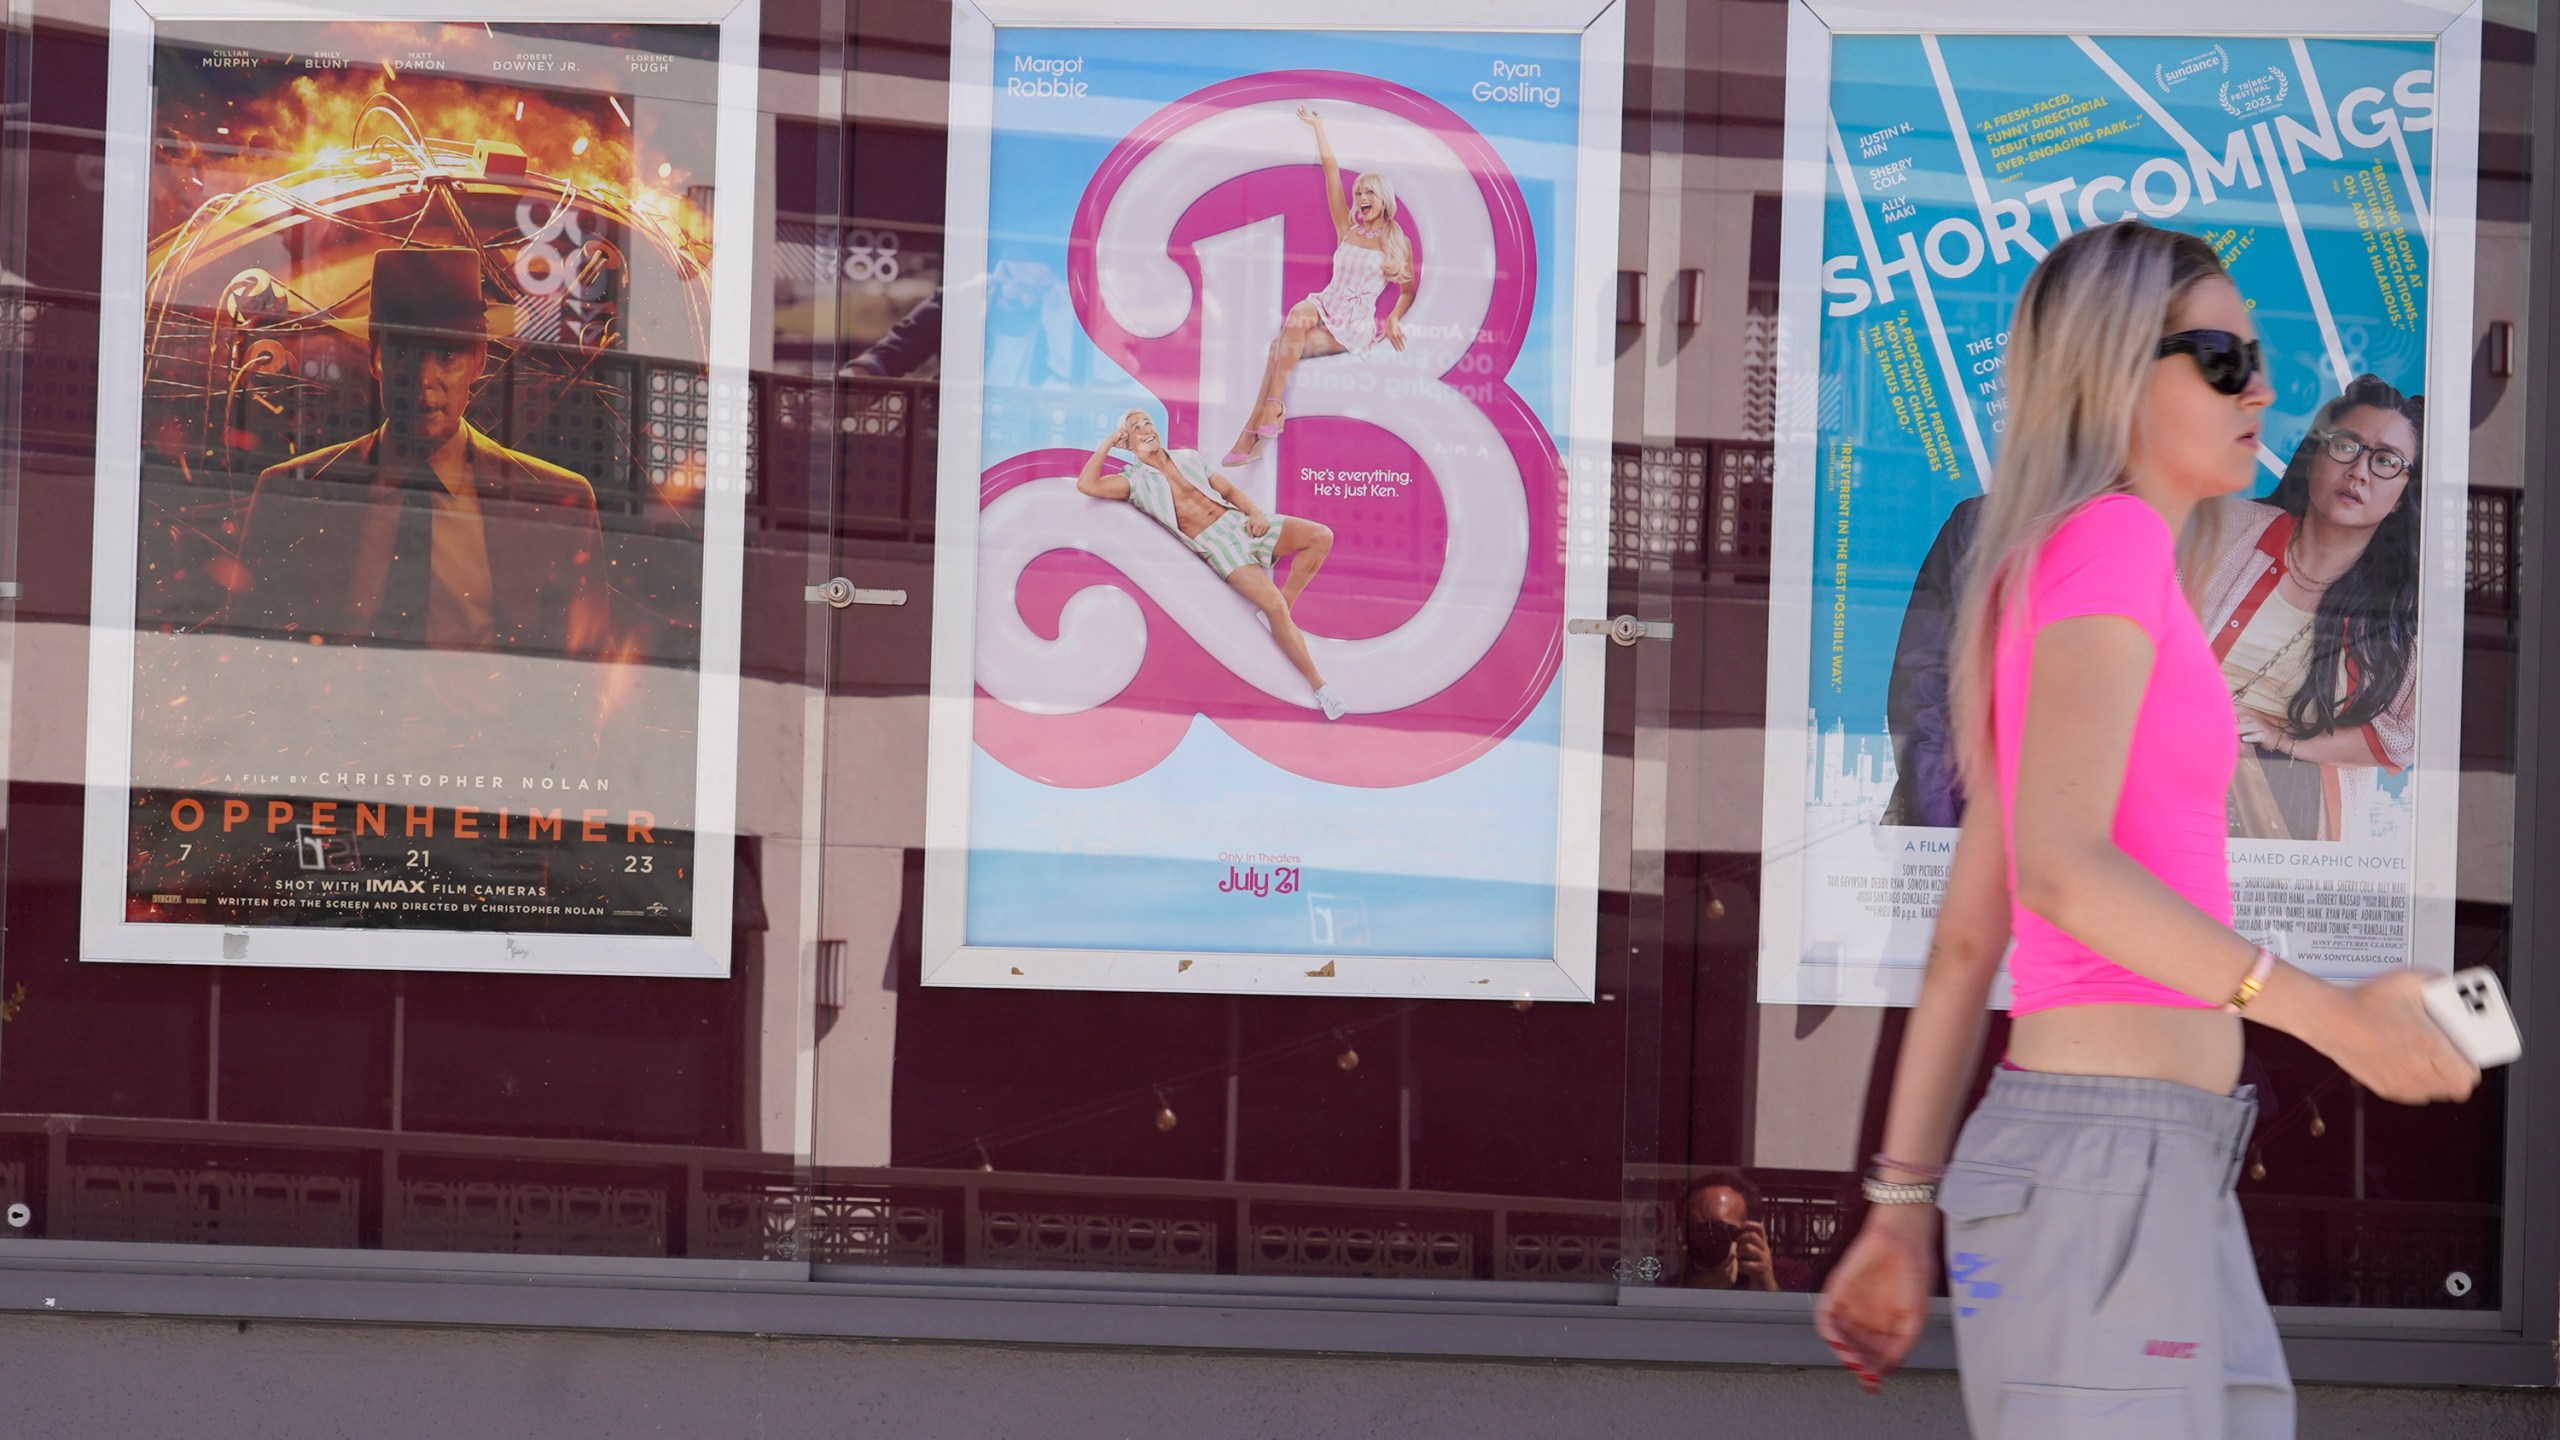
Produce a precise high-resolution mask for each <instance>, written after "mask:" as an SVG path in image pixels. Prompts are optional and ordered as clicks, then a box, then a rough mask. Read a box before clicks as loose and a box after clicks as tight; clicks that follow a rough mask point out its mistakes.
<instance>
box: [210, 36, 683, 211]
mask: <svg viewBox="0 0 2560 1440" xmlns="http://www.w3.org/2000/svg"><path fill="white" fill-rule="evenodd" d="M376 95H389V96H391V97H392V98H393V99H396V100H398V101H399V102H400V103H401V105H403V106H405V107H407V109H408V111H409V113H410V115H411V116H413V117H414V118H415V120H416V123H417V127H418V138H419V139H420V140H422V141H426V142H430V143H433V142H442V143H443V144H446V145H452V146H456V147H459V148H460V149H461V150H463V151H466V152H467V151H469V150H470V148H471V147H472V145H473V144H474V143H475V142H477V141H481V140H503V141H507V142H510V143H512V144H514V145H516V146H517V147H518V148H520V149H522V150H523V151H524V153H525V164H526V167H527V169H528V170H529V171H530V172H531V173H532V174H535V175H539V176H545V177H548V178H550V179H552V180H562V181H567V182H569V183H570V184H572V185H575V186H577V187H578V188H579V189H581V190H585V191H589V192H595V193H601V194H607V195H616V196H620V197H622V198H624V199H625V200H626V201H628V202H629V204H630V205H631V207H632V208H633V209H634V210H636V211H639V212H641V213H643V214H646V215H647V216H649V217H650V218H651V219H652V220H655V221H656V222H657V223H659V224H660V225H662V226H664V227H665V228H666V229H668V230H669V231H670V232H672V233H673V234H674V235H677V236H681V237H683V238H684V239H686V240H690V241H693V242H696V243H700V242H703V241H707V240H708V238H709V236H710V225H709V221H708V218H707V217H706V216H704V215H703V213H702V212H701V210H700V208H699V207H698V206H697V205H696V204H694V202H693V201H692V200H691V199H690V198H689V197H688V196H687V194H686V188H687V187H688V186H689V185H690V184H692V182H693V179H694V177H693V174H692V172H691V171H689V170H688V169H686V168H685V167H684V166H682V165H680V164H678V163H676V162H675V160H674V159H673V158H672V157H671V156H668V155H665V154H661V153H656V152H655V150H654V148H652V147H648V146H647V145H646V142H645V140H644V139H643V137H642V136H640V135H639V134H637V133H636V132H635V129H634V126H633V125H632V123H631V121H630V119H629V118H627V117H628V112H627V110H625V109H623V108H620V107H618V106H617V105H616V104H615V103H614V101H613V99H611V98H609V97H608V96H606V95H604V94H593V93H589V94H582V93H579V92H575V91H549V90H543V89H539V88H531V87H525V88H518V87H514V86H509V85H505V84H499V83H491V82H487V81H477V80H473V81H466V80H458V79H454V78H452V77H451V76H447V75H440V74H432V73H430V74H412V73H408V72H405V71H399V70H396V69H394V68H391V67H381V68H375V67H363V68H351V69H348V70H344V71H331V72H319V73H310V74H304V75H300V76H297V77H296V78H295V79H294V80H293V82H292V84H291V85H290V86H288V87H285V88H284V89H281V90H278V91H276V92H273V93H272V94H271V95H269V96H268V97H266V98H263V99H260V100H256V101H250V102H244V103H242V104H241V105H239V106H238V107H237V108H236V109H233V110H230V111H228V112H226V113H223V114H222V115H221V116H220V117H219V118H220V119H221V120H222V121H224V122H226V123H225V124H224V126H223V132H224V133H221V134H220V135H219V138H217V137H216V135H214V134H209V133H202V132H209V131H212V130H213V129H214V126H213V124H212V123H211V119H208V120H207V121H206V123H205V124H203V125H202V126H201V127H196V128H198V129H199V133H196V134H191V135H183V136H179V137H176V138H177V140H178V144H179V145H180V146H181V147H183V148H182V149H181V150H180V152H179V153H176V154H171V153H169V152H168V151H166V150H164V156H163V159H164V162H169V161H174V162H175V163H176V164H177V165H178V166H179V167H180V168H182V169H193V168H195V167H199V166H200V167H202V174H201V178H193V179H190V180H189V181H187V182H186V183H185V184H184V185H183V186H182V187H178V188H176V189H164V190H163V194H164V196H165V197H166V198H167V199H168V200H169V201H172V202H176V203H178V204H180V205H183V206H184V207H185V208H186V209H193V208H194V207H195V206H196V205H197V204H200V203H202V202H203V201H205V200H207V199H209V198H212V195H213V194H215V193H218V191H217V189H216V187H217V186H218V187H219V189H236V188H242V187H245V186H246V185H249V184H254V183H256V182H257V181H259V180H273V179H281V178H283V177H284V176H285V175H289V174H295V173H300V172H305V171H309V170H314V169H333V168H337V167H340V166H346V165H354V164H362V163H365V162H367V161H368V160H372V159H376V158H394V157H397V156H399V155H400V154H401V153H402V151H403V150H404V149H405V144H404V142H405V140H406V138H407V137H405V136H403V135H402V134H401V133H400V127H399V126H398V125H397V124H396V123H394V122H393V121H392V120H390V119H389V118H388V117H386V116H384V115H381V114H374V115H370V116H368V115H367V114H366V107H367V106H368V105H370V104H371V103H372V100H373V98H374V97H375V96H376ZM226 148H227V149H230V150H232V151H233V152H234V153H233V154H232V155H223V154H221V153H220V152H221V151H222V150H223V149H226ZM188 152H192V153H188ZM279 161H281V162H282V163H278V162H279ZM174 218H175V217H164V219H174Z"/></svg>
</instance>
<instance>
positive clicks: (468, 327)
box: [230, 248, 608, 655]
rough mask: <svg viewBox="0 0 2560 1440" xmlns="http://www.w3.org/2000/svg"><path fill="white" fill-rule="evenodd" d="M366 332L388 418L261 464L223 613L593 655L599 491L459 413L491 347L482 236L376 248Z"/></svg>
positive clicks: (287, 626)
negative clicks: (442, 245) (454, 244)
mask: <svg viewBox="0 0 2560 1440" xmlns="http://www.w3.org/2000/svg"><path fill="white" fill-rule="evenodd" d="M366 332H367V333H366V345H367V348H368V350H369V351H370V356H371V362H370V363H371V368H372V372H373V376H374V380H375V383H376V385H377V386H378V388H379V391H380V395H381V400H382V424H381V425H380V426H379V427H377V428H376V429H374V430H373V431H372V432H371V433H369V434H365V435H360V436H358V437H356V438H355V439H353V440H349V441H345V442H343V443H341V444H336V445H331V446H329V447H327V448H325V449H321V450H315V451H312V452H310V453H309V454H306V455H298V456H296V457H294V458H293V459H291V460H287V461H285V462H284V463H283V464H281V465H277V466H274V467H272V468H271V469H268V470H266V471H264V472H263V473H261V474H260V475H259V476H258V483H257V489H256V490H255V492H254V493H253V494H252V495H251V497H250V500H249V511H248V515H247V517H246V520H245V521H244V524H243V529H242V535H241V541H240V563H241V568H242V571H243V572H244V574H243V577H242V581H241V583H240V585H239V587H238V588H237V589H236V590H235V593H234V595H233V598H232V603H231V610H230V621H231V623H232V624H233V625H235V626H238V627H241V628H243V629H247V630H251V631H264V632H267V633H269V634H272V635H278V636H283V637H286V638H290V639H295V640H301V639H310V640H313V641H315V642H318V643H323V644H339V643H349V642H353V643H363V642H367V641H376V642H382V641H388V642H406V643H410V644H420V645H425V646H429V647H431V648H436V649H449V650H483V651H487V650H504V651H515V652H531V653H537V654H551V655H594V654H599V653H601V652H602V650H603V648H604V645H605V641H606V638H607V636H606V631H607V628H608V627H607V625H606V621H605V611H604V585H603V582H602V581H601V580H600V579H597V578H594V575H595V572H596V571H597V570H598V569H599V568H600V565H601V562H600V561H599V559H598V558H597V557H598V556H599V554H600V553H601V551H602V548H603V532H602V529H601V527H600V525H599V524H598V521H597V517H596V497H595V491H594V489H593V488H592V487H590V486H589V485H588V484H587V482H586V481H585V480H584V479H582V478H580V477H579V476H578V475H576V474H574V473H572V472H570V471H568V470H564V469H562V468H561V467H559V466H557V465H553V464H551V463H549V462H548V461H544V460H539V459H536V458H534V457H533V456H531V455H526V454H523V453H521V452H519V451H515V450H510V449H508V448H507V447H505V446H503V445H501V444H499V443H498V442H496V441H495V440H492V439H490V438H489V437H488V436H486V435H483V434H481V433H480V432H479V431H478V430H476V429H474V428H473V427H472V425H471V423H470V421H469V420H468V419H467V418H465V412H466V411H467V410H468V409H469V406H470V403H471V391H472V387H473V386H474V385H476V384H477V383H478V382H479V379H480V373H481V370H482V368H483V367H484V366H485V365H486V364H487V362H488V357H489V321H488V311H487V306H486V304H485V302H484V301H483V299H482V271H481V263H480V255H479V254H478V252H476V251H472V250H460V249H425V248H403V249H389V250H383V251H381V252H379V253H377V254H376V255H375V256H374V257H373V286H372V306H371V315H370V318H369V321H368V323H367V326H366Z"/></svg>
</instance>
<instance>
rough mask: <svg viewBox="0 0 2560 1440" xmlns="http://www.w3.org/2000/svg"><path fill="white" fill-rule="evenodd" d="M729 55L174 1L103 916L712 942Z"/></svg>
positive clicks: (561, 32)
mask: <svg viewBox="0 0 2560 1440" xmlns="http://www.w3.org/2000/svg"><path fill="white" fill-rule="evenodd" d="M720 39H721V30H720V28H719V27H717V26H715V25H709V24H660V25H600V24H540V25H497V24H481V23H476V22H475V23H470V24H390V23H353V22H348V23H326V22H321V23H305V22H239V21H223V22H162V23H160V24H159V26H158V27H157V29H156V32H155V33H154V35H153V38H152V44H151V50H150V85H151V89H150V100H149V119H150V125H149V133H150V141H149V154H148V162H147V221H146V223H147V227H148V235H149V237H150V238H149V242H148V248H147V251H146V253H145V263H144V267H143V268H144V273H143V275H142V277H141V279H142V284H143V293H142V315H141V329H142V347H141V355H140V361H141V373H140V375H139V376H138V377H136V379H138V381H139V386H140V425H139V431H140V433H139V437H138V438H139V443H140V486H139V497H138V516H137V522H138V523H136V524H135V525H134V527H133V529H132V530H131V531H130V532H128V533H129V534H130V535H131V541H132V544H133V545H134V546H135V548H134V550H133V555H132V573H133V588H132V592H131V593H132V604H133V625H132V630H131V637H132V655H131V666H130V676H129V682H130V695H131V711H130V713H131V725H130V745H131V749H130V763H129V767H128V770H127V778H128V783H127V784H126V785H125V786H123V787H122V793H121V794H120V795H116V794H109V795H104V796H102V795H101V794H100V793H99V791H98V789H97V788H96V787H93V788H92V792H91V799H90V805H91V810H90V815H89V823H90V825H91V826H92V827H97V826H100V825H105V824H115V825H120V826H121V827H122V828H123V830H124V837H125V855H124V861H123V867H122V868H123V881H124V884H123V914H122V922H123V924H124V926H126V927H129V928H130V927H218V929H219V930H221V931H222V932H224V933H225V934H226V935H227V936H231V937H236V938H233V939H232V940H231V943H230V944H229V945H228V946H227V947H226V948H225V949H224V950H223V951H222V952H221V953H220V954H219V955H218V956H217V955H213V954H206V955H204V956H203V957H202V958H207V959H217V958H218V959H225V960H232V961H246V962H248V963H259V962H260V961H261V960H262V959H263V960H264V961H265V963H326V964H359V965H361V964H380V963H384V962H382V961H381V960H379V959H378V958H375V957H374V956H372V955H371V954H369V953H368V947H369V946H370V945H372V944H373V943H374V942H372V941H370V940H369V939H368V938H367V937H368V935H379V934H382V933H384V932H399V933H417V932H439V933H463V934H471V933H479V934H483V935H490V934H493V933H495V934H504V935H509V936H594V937H617V939H626V940H627V938H629V937H661V938H674V937H685V936H690V935H692V934H693V933H694V931H695V928H696V921H697V918H698V917H697V915H696V913H695V912H696V909H697V906H698V903H699V900H698V891H697V886H696V880H697V869H698V865H697V862H698V860H700V859H701V858H702V856H701V855H700V854H699V853H698V851H699V850H702V849H708V848H709V845H708V843H707V841H706V843H705V845H703V846H699V847H698V846H697V839H696V833H697V830H698V829H699V828H700V826H701V823H702V820H703V817H702V815H701V814H700V813H699V805H698V802H699V796H698V794H697V781H698V777H699V774H700V773H702V772H706V771H712V770H716V769H717V768H719V767H726V766H732V765H733V764H734V758H733V757H732V756H729V755H719V756H706V755H704V754H703V753H702V744H703V735H702V733H701V731H702V726H701V723H700V720H701V714H702V700H703V697H704V693H705V692H704V685H703V676H702V664H703V655H704V634H705V624H706V605H705V599H706V596H705V580H706V538H705V536H706V527H705V521H706V513H707V511H708V510H709V509H710V508H711V507H712V506H713V505H715V504H717V503H720V502H718V501H716V500H714V499H713V498H712V496H713V491H714V489H715V488H717V487H715V485H714V475H713V472H714V469H715V466H714V463H713V458H712V455H711V449H712V444H711V431H712V428H713V427H712V423H711V422H712V420H713V418H714V417H713V415H712V406H711V399H712V395H711V377H710V374H709V368H708V367H709V360H710V353H711V342H710V333H711V325H712V314H713V310H712V307H713V303H714V300H715V297H714V295H713V294H712V291H711V285H710V275H711V256H712V231H711V223H710V208H711V204H712V196H713V193H714V191H715V189H716V188H717V186H718V184H719V182H720V180H721V178H722V177H721V176H719V175H717V174H715V173H714V171H715V162H716V159H717V156H718V153H719V151H718V144H717V139H716V136H717V134H718V128H719V127H718V126H717V125H715V123H714V116H715V111H716V107H717V101H718V95H717V82H718V65H717V61H718V56H719V45H720ZM744 193H746V192H745V191H743V190H742V191H741V194H742V195H743V194H744ZM716 298H718V299H720V300H723V301H726V302H730V303H737V302H739V301H742V300H743V298H744V297H743V296H721V297H716ZM104 450H105V447H104V445H103V444H102V453H104ZM106 483H107V482H106V481H104V480H103V479H102V491H103V490H104V489H105V488H106ZM103 506H104V502H103V501H102V510H103ZM120 538H121V537H117V536H114V535H111V534H109V533H107V532H106V530H105V527H103V526H102V534H101V542H100V543H101V549H102V553H103V551H104V550H105V548H106V547H107V546H108V545H110V544H113V543H119V541H120ZM715 609H719V610H721V611H722V612H723V613H725V614H726V615H727V616H728V617H729V619H728V622H727V623H729V624H730V625H734V623H735V618H734V617H735V606H734V602H732V603H731V604H729V605H727V606H725V607H715ZM113 683H115V677H112V676H106V677H93V684H113ZM96 743H97V739H96V737H95V736H94V735H93V744H96ZM724 743H731V742H724ZM732 748H734V747H733V743H732ZM713 818H714V820H715V823H716V825H717V827H718V828H719V829H720V830H723V831H725V829H726V828H727V825H728V821H727V819H726V817H725V816H717V817H713ZM728 843H729V841H728V840H727V838H726V835H725V834H721V835H720V836H719V838H718V844H719V845H720V846H722V847H725V846H726V845H727V844H728ZM92 853H93V856H94V854H95V850H94V843H93V852H92ZM725 859H726V857H725V855H724V856H723V857H722V860H723V862H724V863H723V864H722V865H721V867H720V868H721V870H722V873H723V874H724V875H725V874H726V869H727V867H726V864H725ZM95 881H96V877H94V876H93V878H92V883H93V884H94V883H95ZM314 928H316V929H324V930H329V931H337V932H348V933H346V934H344V936H343V947H344V948H343V952H342V953H341V954H330V953H329V952H326V951H319V950H314V949H313V948H311V947H310V945H309V944H307V943H306V944H304V945H302V946H300V947H298V948H295V949H294V950H293V951H292V952H291V953H292V954H293V955H294V956H295V957H296V958H295V959H293V960H290V961H288V960H285V959H283V958H282V957H281V956H280V955H277V954H274V953H271V952H273V951H274V949H275V947H271V946H259V945H255V944H253V943H251V941H252V939H253V938H254V937H255V936H256V934H257V932H260V931H274V930H278V929H314ZM706 939H707V940H709V941H710V943H711V945H712V947H713V953H714V954H716V958H717V962H718V965H719V968H720V969H721V970H725V967H726V947H725V935H723V936H720V937H706ZM506 948H507V952H508V954H509V955H511V956H518V957H526V956H530V955H532V954H533V951H532V950H531V949H530V948H528V946H520V945H518V944H516V943H514V942H512V941H511V942H510V943H509V944H508V945H507V947H506ZM550 948H551V950H552V952H554V953H557V952H558V951H559V950H560V947H559V946H557V945H556V944H555V945H553V946H551V947H550ZM235 952H236V953H235ZM589 952H590V955H592V954H593V953H595V947H589ZM96 958H134V957H132V956H131V955H123V956H118V955H107V956H100V957H96ZM150 958H197V957H195V956H194V955H192V954H190V955H183V956H180V955H170V954H165V953H164V954H155V955H153V956H151V957H150ZM706 958H707V957H706ZM429 963H434V962H429ZM474 968H478V967H476V966H475V967H474ZM525 968H563V967H560V966H556V965H546V964H541V963H536V964H532V965H528V966H526V967H525ZM574 968H594V967H593V966H592V965H589V966H586V967H574ZM715 973H716V972H715Z"/></svg>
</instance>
